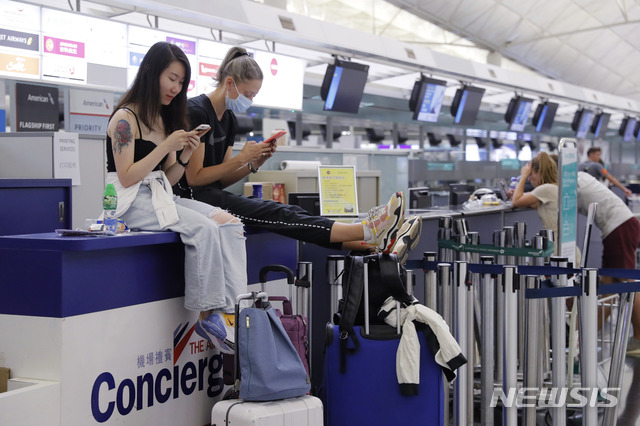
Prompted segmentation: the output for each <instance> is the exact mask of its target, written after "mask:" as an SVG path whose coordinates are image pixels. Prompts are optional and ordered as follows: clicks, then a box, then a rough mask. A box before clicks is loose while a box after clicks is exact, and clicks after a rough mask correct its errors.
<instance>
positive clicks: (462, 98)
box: [451, 86, 485, 126]
mask: <svg viewBox="0 0 640 426" xmlns="http://www.w3.org/2000/svg"><path fill="white" fill-rule="evenodd" d="M484 90H485V89H482V88H480V87H473V86H463V87H461V88H459V89H458V90H456V94H455V95H454V97H453V102H452V103H451V115H452V116H453V122H454V123H456V124H462V125H465V126H473V125H474V124H475V122H476V118H477V117H478V111H480V104H481V103H482V96H483V95H484Z"/></svg>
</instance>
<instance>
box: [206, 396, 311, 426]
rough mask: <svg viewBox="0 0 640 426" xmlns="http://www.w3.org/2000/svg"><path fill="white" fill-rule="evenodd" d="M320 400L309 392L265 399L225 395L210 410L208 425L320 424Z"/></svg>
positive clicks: (299, 425)
mask: <svg viewBox="0 0 640 426" xmlns="http://www.w3.org/2000/svg"><path fill="white" fill-rule="evenodd" d="M323 422H324V420H323V408H322V401H320V399H318V398H316V397H315V396H311V395H304V396H299V397H297V398H289V399H281V400H278V401H266V402H244V401H242V400H241V399H228V400H225V401H220V402H217V403H216V404H215V405H214V406H213V409H212V410H211V426H323Z"/></svg>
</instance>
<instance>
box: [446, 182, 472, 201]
mask: <svg viewBox="0 0 640 426" xmlns="http://www.w3.org/2000/svg"><path fill="white" fill-rule="evenodd" d="M474 190H475V187H474V186H473V185H467V184H459V183H452V184H450V185H449V204H450V205H452V206H457V205H460V204H462V203H464V202H465V201H467V200H468V199H469V197H470V196H471V194H473V191H474Z"/></svg>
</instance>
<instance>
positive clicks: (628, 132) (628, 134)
mask: <svg viewBox="0 0 640 426" xmlns="http://www.w3.org/2000/svg"><path fill="white" fill-rule="evenodd" d="M636 122H637V120H636V119H635V118H632V117H625V118H623V119H622V123H620V129H619V130H618V134H619V135H620V136H622V140H624V141H625V142H630V141H631V140H632V139H633V132H634V130H635V128H636Z"/></svg>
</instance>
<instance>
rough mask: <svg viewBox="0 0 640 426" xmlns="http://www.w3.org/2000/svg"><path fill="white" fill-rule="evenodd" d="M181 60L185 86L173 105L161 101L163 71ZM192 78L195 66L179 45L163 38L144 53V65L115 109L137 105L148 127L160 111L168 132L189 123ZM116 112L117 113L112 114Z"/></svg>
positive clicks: (140, 115) (141, 117)
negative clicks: (188, 91)
mask: <svg viewBox="0 0 640 426" xmlns="http://www.w3.org/2000/svg"><path fill="white" fill-rule="evenodd" d="M174 61H179V62H180V63H182V65H183V66H184V83H182V90H181V91H180V93H178V95H177V96H176V97H175V98H173V100H172V101H171V103H170V104H169V105H162V103H161V101H160V74H162V72H163V71H164V70H166V69H167V68H168V67H169V65H171V63H172V62H174ZM190 80H191V66H190V65H189V60H188V59H187V56H186V55H185V54H184V52H183V51H182V50H181V49H180V48H179V47H178V46H176V45H173V44H171V43H167V42H164V41H159V42H157V43H156V44H154V45H153V46H151V48H150V49H149V51H148V52H147V54H146V55H144V59H143V60H142V63H140V69H139V70H138V74H136V78H135V80H133V84H131V87H130V88H129V90H127V92H126V93H125V94H124V95H123V96H122V98H121V99H120V102H118V105H117V106H116V107H115V108H114V110H113V112H114V114H115V112H116V111H117V110H118V109H120V108H121V107H122V106H126V105H130V104H134V105H135V106H136V107H137V108H136V109H137V113H138V119H139V120H140V121H142V122H143V123H144V125H145V126H147V128H149V129H152V125H153V123H154V122H155V121H156V117H157V116H158V115H160V117H162V122H163V124H164V131H165V134H167V135H168V134H170V133H172V132H174V131H176V130H180V129H184V130H186V129H187V128H188V127H189V123H188V120H187V88H188V87H189V81H190ZM112 116H113V114H112Z"/></svg>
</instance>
